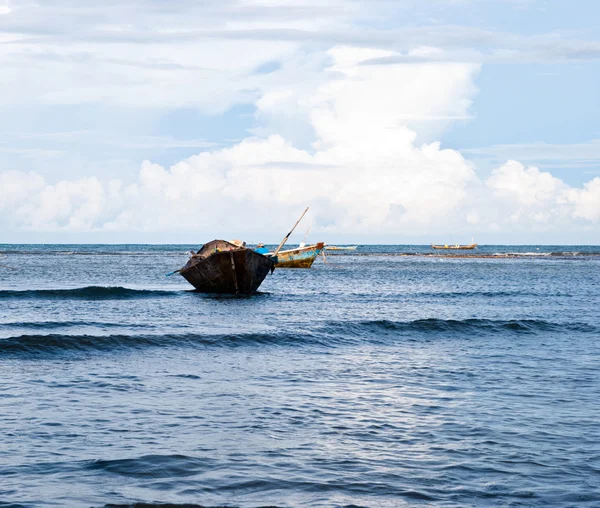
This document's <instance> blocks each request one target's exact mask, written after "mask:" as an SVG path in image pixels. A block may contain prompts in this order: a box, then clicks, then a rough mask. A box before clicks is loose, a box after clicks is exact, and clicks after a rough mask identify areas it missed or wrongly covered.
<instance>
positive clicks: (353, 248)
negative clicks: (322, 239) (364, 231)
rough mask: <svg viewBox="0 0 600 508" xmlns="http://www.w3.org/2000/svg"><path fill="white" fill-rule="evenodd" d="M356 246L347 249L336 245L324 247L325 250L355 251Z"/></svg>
mask: <svg viewBox="0 0 600 508" xmlns="http://www.w3.org/2000/svg"><path fill="white" fill-rule="evenodd" d="M356 247H358V246H357V245H351V246H348V247H338V246H336V245H325V249H326V250H356Z"/></svg>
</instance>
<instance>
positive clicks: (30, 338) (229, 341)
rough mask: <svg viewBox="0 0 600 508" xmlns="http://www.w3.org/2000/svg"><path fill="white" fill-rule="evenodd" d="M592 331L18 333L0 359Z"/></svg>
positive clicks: (384, 325)
mask: <svg viewBox="0 0 600 508" xmlns="http://www.w3.org/2000/svg"><path fill="white" fill-rule="evenodd" d="M565 332H571V333H592V334H597V333H598V328H597V327H595V326H592V325H589V324H585V323H566V324H564V323H552V322H549V321H544V320H533V319H531V320H509V321H503V320H489V319H465V320H453V319H419V320H415V321H406V322H399V321H387V320H375V321H357V322H346V321H337V322H329V323H327V324H324V325H322V326H320V327H316V328H315V329H312V330H294V331H277V332H240V333H221V334H210V333H206V334H201V333H166V334H152V333H139V334H138V333H122V334H109V335H87V334H79V335H78V334H60V333H51V334H23V335H16V336H11V337H8V338H5V339H0V358H1V357H17V358H32V359H34V358H45V357H54V356H56V355H65V354H67V355H68V354H87V353H94V352H103V351H104V352H110V351H119V350H124V349H146V348H160V347H204V348H206V347H252V346H280V347H307V346H312V347H315V346H316V347H327V348H332V347H333V348H334V347H339V346H349V345H358V344H364V343H373V344H379V345H383V346H385V345H392V344H393V343H394V342H395V341H397V340H404V339H408V340H423V339H425V340H431V339H439V340H446V339H458V340H464V339H470V338H481V337H486V336H493V335H506V334H509V335H510V334H518V335H536V334H543V333H565Z"/></svg>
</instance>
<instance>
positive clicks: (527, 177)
mask: <svg viewBox="0 0 600 508" xmlns="http://www.w3.org/2000/svg"><path fill="white" fill-rule="evenodd" d="M415 51H416V52H417V53H419V54H425V55H426V54H429V53H431V52H435V51H437V50H433V49H431V48H418V49H416V50H415ZM394 56H395V53H393V52H392V51H387V50H375V49H369V48H357V47H349V46H336V47H334V48H333V49H330V50H329V51H328V52H327V54H326V55H324V56H323V58H324V59H325V60H326V61H327V62H328V65H327V66H326V67H325V69H324V70H320V71H318V72H317V71H314V72H310V73H307V79H306V81H305V82H304V83H300V84H299V85H298V86H293V87H292V86H290V83H289V79H290V77H291V76H294V75H296V73H297V68H302V66H303V65H306V58H305V55H296V59H295V60H288V61H287V63H286V66H285V67H284V68H283V69H281V70H280V71H278V72H280V73H281V74H282V78H281V79H279V81H275V82H274V83H272V84H271V86H270V87H269V88H268V89H265V90H262V91H261V92H260V94H259V95H258V97H257V98H256V100H255V104H256V107H257V112H256V117H257V124H258V127H257V129H256V131H255V134H256V135H255V136H252V137H248V138H247V139H244V140H242V141H241V142H239V143H237V144H234V145H233V146H230V147H227V148H221V149H216V150H208V151H204V152H201V153H199V154H198V155H195V156H193V157H189V158H187V159H185V160H182V161H180V162H178V163H177V164H174V165H172V166H171V167H169V168H165V167H162V166H160V165H158V164H155V163H153V162H151V161H144V162H143V163H142V165H141V168H140V170H139V173H138V175H137V178H136V179H135V180H132V181H127V180H116V179H114V180H110V181H102V179H101V178H99V177H90V178H80V179H77V178H74V179H65V180H63V181H58V182H49V181H46V179H45V178H44V177H43V176H42V175H40V174H38V173H35V172H17V171H3V172H0V229H1V230H4V231H23V230H29V231H51V232H57V231H76V232H107V233H110V232H128V231H144V232H154V233H157V234H158V233H161V232H166V231H186V232H189V233H190V237H189V238H190V241H194V240H195V239H197V238H198V236H200V235H206V234H210V235H212V234H215V235H220V236H228V235H229V234H234V233H235V234H238V232H240V231H242V232H246V233H247V234H248V235H249V236H250V237H251V239H260V238H259V237H260V235H265V234H267V235H273V233H274V234H277V233H278V232H281V231H285V230H287V228H288V227H289V224H290V223H291V222H292V221H293V219H294V218H295V217H296V215H297V214H298V212H299V211H300V210H301V209H302V208H303V207H304V206H306V205H311V207H312V210H313V217H314V225H313V231H314V232H315V233H317V232H318V233H322V234H324V235H325V234H339V233H344V234H348V235H351V234H356V235H360V236H361V237H362V238H367V237H369V236H372V237H377V238H382V237H389V238H390V241H399V239H400V238H401V237H402V235H406V234H412V235H423V234H429V235H439V236H441V235H447V234H448V232H452V233H453V234H456V233H464V234H468V235H469V236H470V235H472V234H476V233H477V232H480V231H490V230H492V231H519V230H521V231H552V230H558V229H560V228H563V229H564V228H565V227H566V228H581V229H582V230H586V231H590V230H591V231H595V232H598V231H599V227H598V226H599V223H600V178H595V179H593V180H591V181H590V182H588V183H586V184H585V185H584V186H583V187H581V188H573V187H570V186H569V185H567V184H566V183H564V182H563V181H561V180H560V179H558V178H555V177H554V176H552V175H551V174H549V173H547V172H543V171H540V170H539V169H537V168H535V167H526V166H524V165H523V164H521V163H519V162H517V161H510V160H509V161H508V162H506V163H505V164H503V165H501V166H500V167H498V168H496V169H495V170H494V171H493V172H492V174H491V176H489V178H487V179H485V180H484V179H482V178H481V177H480V176H478V174H477V170H476V168H475V167H474V166H473V164H472V163H470V162H468V161H467V160H465V159H464V158H463V156H462V155H461V154H460V153H459V152H458V151H456V150H451V149H443V148H441V146H440V144H439V143H437V142H425V143H422V142H417V140H418V139H434V138H435V136H436V135H437V134H439V133H440V132H442V131H443V130H444V129H446V128H448V127H449V126H451V125H452V123H453V122H455V121H456V119H461V118H465V117H468V116H469V107H470V105H471V100H472V98H473V96H474V94H475V93H476V92H477V90H476V88H475V86H474V79H475V77H476V75H477V73H478V71H479V64H477V63H473V62H446V61H441V60H440V59H432V60H431V61H426V60H418V59H417V60H416V61H415V62H413V63H406V62H402V63H395V64H391V63H390V60H389V58H391V57H394ZM386 58H387V59H388V60H386ZM378 59H381V61H382V62H384V63H381V64H378V63H377V61H378ZM365 62H369V64H368V65H364V64H365ZM286 67H287V70H286ZM309 67H310V68H313V67H312V66H311V65H309ZM297 132H304V133H306V132H310V133H312V134H311V136H312V139H311V142H310V143H309V144H308V146H304V147H303V148H300V146H302V143H301V142H300V140H299V139H297V134H296V133H297ZM203 238H204V236H203ZM263 238H264V237H263ZM204 239H205V238H204ZM269 239H271V236H270V237H269Z"/></svg>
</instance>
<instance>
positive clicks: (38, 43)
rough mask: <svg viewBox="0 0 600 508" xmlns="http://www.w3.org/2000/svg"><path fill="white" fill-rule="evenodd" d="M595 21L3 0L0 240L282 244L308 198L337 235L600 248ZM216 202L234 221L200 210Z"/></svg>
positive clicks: (562, 8) (512, 5)
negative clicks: (211, 239) (222, 239)
mask: <svg viewBox="0 0 600 508" xmlns="http://www.w3.org/2000/svg"><path fill="white" fill-rule="evenodd" d="M598 19H600V5H599V4H597V3H596V2H593V1H591V0H590V1H574V2H560V1H548V0H496V1H492V0H479V1H475V0H433V1H430V2H417V1H413V0H393V1H392V0H370V1H367V0H364V1H361V0H354V1H351V0H332V1H330V2H328V3H327V4H326V5H324V4H323V3H322V2H316V1H313V0H303V1H297V2H291V1H287V0H270V1H266V0H265V1H262V0H223V1H219V2H216V1H215V2H204V3H201V4H200V3H197V2H192V1H188V0H180V1H174V2H169V3H168V4H165V3H164V2H158V1H153V0H149V1H141V0H125V1H123V2H116V1H115V2H113V1H108V2H104V3H102V4H98V3H95V2H91V1H85V0H82V1H81V2H77V3H73V2H71V1H68V0H58V1H55V2H44V1H38V2H33V1H29V0H21V1H18V2H17V1H12V0H9V1H6V0H0V42H1V44H0V48H1V49H0V64H1V65H2V69H3V70H2V71H1V72H2V73H3V75H4V79H3V80H2V83H1V84H0V94H1V98H0V114H2V118H3V119H4V121H3V122H2V123H1V124H0V135H1V136H0V138H1V139H2V141H0V183H1V184H2V185H3V187H4V189H3V190H2V188H0V200H2V201H0V212H2V217H3V218H2V219H1V220H0V234H2V235H3V236H4V238H6V240H7V241H28V242H35V241H36V240H38V239H41V238H43V239H44V241H56V242H61V241H113V240H114V241H121V240H122V239H123V238H135V239H137V240H139V241H163V240H165V241H169V240H172V241H195V238H196V236H202V237H203V239H206V238H204V236H206V235H213V234H214V235H219V234H220V235H221V236H229V235H232V236H233V235H234V234H237V236H239V234H240V233H242V234H243V233H244V232H245V231H248V232H249V234H251V235H254V236H256V235H259V236H261V238H264V239H265V240H267V241H269V240H271V238H275V237H277V235H278V234H279V231H280V229H281V228H282V227H283V228H285V226H284V224H286V223H287V222H289V221H290V219H292V217H293V216H294V215H295V214H296V211H297V210H298V209H302V205H303V204H304V203H306V204H310V205H312V206H313V214H314V217H313V219H312V220H313V222H314V231H315V234H320V235H321V236H324V237H325V236H327V237H328V238H333V239H336V238H339V239H351V238H352V237H353V235H354V237H356V238H360V239H361V240H362V241H373V242H387V243H395V242H397V241H399V242H402V241H403V240H406V241H407V242H408V241H419V239H420V238H421V236H422V237H423V238H425V237H427V240H424V241H429V240H428V239H429V238H430V237H435V238H440V239H441V240H442V241H443V238H442V237H443V236H444V234H447V233H451V234H452V237H453V238H456V237H462V236H464V237H467V236H468V237H469V238H470V237H471V236H472V235H473V234H476V235H478V236H480V237H483V238H489V239H490V241H493V239H494V238H498V239H500V240H501V241H502V242H515V243H521V242H522V239H523V238H531V239H532V241H541V242H545V243H547V242H550V243H561V240H562V239H564V238H568V242H569V243H573V242H574V243H579V242H581V243H597V242H598V238H599V235H598V233H599V232H600V228H599V222H600V209H598V207H600V205H598V207H596V206H595V204H594V203H595V201H596V197H599V198H600V194H598V195H596V192H597V191H596V188H597V187H598V188H599V189H600V183H598V184H596V183H595V182H596V181H595V180H594V179H595V178H600V141H598V140H600V127H599V124H598V121H597V119H598V118H599V117H600V100H599V99H598V94H597V83H598V82H599V81H600V80H599V77H600V76H599V74H600V40H599V39H598V35H597V33H598V30H597V29H598V21H597V20H598ZM421 89H422V91H421ZM371 91H372V92H373V94H372V95H371V93H370V92H371ZM352 94H354V95H352ZM378 94H379V96H378ZM404 96H405V97H404ZM361 104H365V105H366V104H368V105H370V107H372V108H373V110H374V111H378V113H377V114H374V115H373V117H370V115H369V109H368V108H365V109H364V110H363V109H361V108H360V107H359V105H361ZM354 105H356V107H355V106H354ZM328 115H330V116H328ZM361 115H362V116H361ZM332 122H334V123H332ZM336 122H337V123H336ZM354 122H356V125H354ZM369 122H373V129H372V130H370V129H367V128H366V127H365V124H368V123H369ZM377 122H379V123H377ZM332 125H336V126H337V127H335V128H336V130H335V131H331V129H332V128H333V127H332ZM351 127H352V128H351ZM390 129H397V133H396V135H397V136H398V137H397V139H398V140H399V141H397V142H396V141H394V139H395V138H394V137H393V136H391V135H390V137H389V140H388V133H389V131H390ZM408 132H410V133H411V134H410V135H408V134H407V133H408ZM371 133H373V134H372V138H371ZM377 133H379V135H376V134H377ZM411 136H412V137H411ZM280 139H281V140H283V144H281V143H279V140H280ZM255 141H256V142H255ZM262 141H264V143H263V144H261V142H262ZM438 142H439V145H436V146H437V148H436V150H439V151H435V150H434V151H431V150H428V149H423V144H426V145H427V146H429V145H430V144H432V143H434V144H435V143H438ZM369 143H370V144H369ZM386 143H387V144H386ZM263 145H264V146H263ZM271 145H273V146H271ZM398 146H402V147H403V148H402V149H399V148H398ZM353 149H355V153H354V157H352V154H351V152H352V150H353ZM444 149H450V152H445V151H444ZM370 150H372V151H373V152H375V151H376V152H377V153H371V154H370V155H369V156H368V157H367V156H365V153H367V152H369V151H370ZM200 154H204V155H203V156H200ZM239 154H243V156H242V155H239ZM382 154H388V155H389V156H388V157H387V158H386V157H384V156H383V155H382ZM457 157H460V158H462V159H463V161H460V160H458V159H457ZM144 161H146V162H145V163H144ZM508 161H515V163H518V164H519V166H516V165H512V166H506V164H507V163H508ZM144 164H145V166H144ZM207 165H208V166H207ZM209 166H210V168H209V169H207V168H208V167H209ZM157 167H159V168H161V169H156V168H157ZM144 168H146V169H144ZM148 168H154V169H148ZM173 168H179V170H177V169H176V170H175V172H173ZM181 168H186V169H185V171H187V173H186V175H188V178H191V177H192V176H193V181H194V182H196V185H201V186H202V185H204V186H205V187H203V188H201V189H195V190H194V192H192V191H190V190H189V189H185V187H187V185H186V183H185V181H186V180H185V178H184V177H182V176H181V175H178V174H176V173H177V171H181ZM213 168H218V170H214V169H213ZM257 168H258V169H257ZM381 168H385V169H381ZM257 171H258V172H257ZM250 172H253V173H252V175H254V176H253V177H252V178H250V176H251V174H250ZM302 172H304V173H302ZM367 174H369V175H372V177H371V178H367V176H366V175H367ZM2 175H4V176H2ZM32 175H33V176H32ZM263 178H264V180H263ZM152 179H154V180H152ZM307 180H308V181H313V182H324V183H323V185H322V189H320V190H319V191H314V190H313V189H311V188H310V187H302V188H299V187H298V185H297V184H296V182H297V181H300V182H304V181H307ZM111 181H112V183H111ZM188 181H190V182H191V181H192V180H188ZM61 182H62V183H61ZM117 182H118V183H117ZM249 182H251V183H249ZM348 182H350V183H348ZM353 182H354V183H353ZM390 182H391V183H390ZM599 182H600V181H599ZM252 185H256V188H255V189H250V188H249V186H252ZM293 185H296V187H297V192H296V193H294V194H293V197H290V196H291V194H290V192H291V191H290V190H289V189H288V188H289V187H291V186H293ZM315 185H316V186H318V185H319V184H318V183H315V184H313V187H314V186H315ZM393 185H397V186H398V188H397V189H396V190H397V192H395V193H394V192H392V191H393V190H394V189H393V188H392V187H391V186H393ZM178 186H179V187H178ZM269 186H273V188H272V189H271V188H270V187H269ZM361 186H362V187H361ZM323 189H330V191H329V194H327V195H326V194H324V191H323V192H321V191H322V190H323ZM407 189H411V190H410V192H409V191H408V190H407ZM246 191H247V192H246ZM203 193H206V195H207V196H208V194H210V198H207V197H205V194H203ZM336 193H338V195H337V196H334V195H332V194H336ZM415 193H419V194H420V195H422V197H423V198H422V199H423V200H424V201H426V202H427V203H428V206H424V204H423V203H421V202H416V201H415V200H414V194H415ZM215 196H217V197H219V198H220V199H221V201H222V200H228V201H229V202H230V203H231V204H232V209H231V220H230V221H225V222H223V223H222V224H217V223H216V222H215V220H212V221H211V220H209V218H206V222H204V223H199V224H197V223H194V219H193V217H194V216H197V214H203V215H206V214H207V212H206V210H205V209H204V208H202V205H199V204H197V203H205V204H206V206H209V203H212V201H211V200H212V199H216V197H215ZM265 199H266V200H268V202H267V203H265ZM428 200H430V201H428ZM440 201H445V202H446V203H447V206H445V207H441V206H439V202H440ZM133 202H135V207H134V206H133V205H132V204H131V203H133ZM177 203H179V204H177ZM353 203H354V204H353ZM490 203H491V204H490ZM177 206H180V207H181V209H180V210H175V208H176V207H177ZM3 207H4V208H3ZM161 207H164V210H162V213H161ZM190 207H197V209H196V208H195V209H194V210H195V213H194V211H190ZM209 208H210V207H209ZM263 209H265V210H264V211H263ZM139 210H142V211H146V212H147V213H142V212H140V211H139ZM155 210H157V211H156V212H155ZM361 210H362V211H361ZM366 210H369V211H366ZM267 212H268V213H267ZM149 213H150V215H151V214H152V213H156V214H157V217H161V218H160V219H157V220H155V221H154V222H152V221H148V220H146V219H145V218H144V217H147V216H148V215H149ZM265 213H266V215H265ZM195 214H196V215H195ZM436 214H437V215H436ZM162 217H164V218H165V219H164V220H163V219H162ZM265 217H270V219H268V220H270V223H265V222H264V221H265V220H266V219H265ZM273 217H276V219H274V218H273ZM167 219H169V220H172V221H173V223H174V226H170V225H169V224H168V222H166V221H167ZM292 220H293V219H292ZM246 221H247V222H246ZM257 224H260V227H259V226H257ZM178 225H181V230H179V229H178ZM392 239H393V240H392Z"/></svg>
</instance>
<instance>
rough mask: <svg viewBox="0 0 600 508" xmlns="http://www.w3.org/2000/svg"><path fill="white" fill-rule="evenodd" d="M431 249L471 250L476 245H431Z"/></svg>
mask: <svg viewBox="0 0 600 508" xmlns="http://www.w3.org/2000/svg"><path fill="white" fill-rule="evenodd" d="M431 248H432V249H448V250H472V249H476V248H477V244H476V243H472V244H470V245H458V244H456V245H432V246H431Z"/></svg>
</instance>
